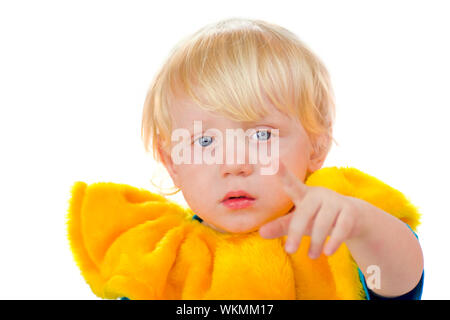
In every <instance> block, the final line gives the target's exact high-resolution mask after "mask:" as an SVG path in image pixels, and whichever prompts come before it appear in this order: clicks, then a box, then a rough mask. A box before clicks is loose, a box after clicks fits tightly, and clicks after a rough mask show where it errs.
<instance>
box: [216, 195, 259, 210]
mask: <svg viewBox="0 0 450 320" xmlns="http://www.w3.org/2000/svg"><path fill="white" fill-rule="evenodd" d="M255 201H256V200H255V199H253V198H249V197H245V196H240V197H230V198H228V199H225V200H224V201H222V203H223V205H224V206H225V207H227V208H229V209H243V208H247V207H249V206H251V205H253V203H254V202H255Z"/></svg>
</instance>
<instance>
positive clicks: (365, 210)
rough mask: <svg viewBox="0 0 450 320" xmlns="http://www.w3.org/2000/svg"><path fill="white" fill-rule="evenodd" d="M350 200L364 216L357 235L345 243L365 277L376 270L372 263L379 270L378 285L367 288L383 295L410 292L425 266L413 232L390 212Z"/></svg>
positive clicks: (357, 200)
mask: <svg viewBox="0 0 450 320" xmlns="http://www.w3.org/2000/svg"><path fill="white" fill-rule="evenodd" d="M350 199H352V201H355V202H357V206H356V207H355V210H357V212H358V214H359V215H361V216H363V217H364V219H361V223H360V225H359V228H360V231H357V232H358V233H359V236H357V237H353V238H350V239H347V240H346V241H345V244H346V245H347V247H348V249H349V250H350V252H351V254H352V256H353V258H354V259H355V261H356V263H357V264H358V266H359V268H360V269H361V271H362V272H363V273H364V276H365V277H366V279H367V278H368V277H370V276H371V274H372V272H373V270H376V269H373V267H371V266H375V267H376V268H377V269H378V270H379V276H380V286H379V288H377V287H372V288H370V289H371V290H372V291H373V292H375V293H376V294H378V295H381V296H384V297H393V296H400V295H402V294H405V293H407V292H409V291H411V290H412V289H413V288H414V287H415V286H416V285H417V283H418V282H419V280H420V278H421V276H422V272H423V266H424V261H423V253H422V249H421V247H420V244H419V241H418V240H417V239H416V237H415V236H414V233H413V232H411V230H410V229H409V228H408V227H407V226H406V224H405V223H404V222H402V221H401V220H399V219H397V218H396V217H394V216H392V215H390V214H389V213H387V212H384V211H383V210H381V209H379V208H377V207H375V206H373V205H372V204H370V203H368V202H366V201H363V200H360V199H356V198H350ZM367 271H369V272H367ZM374 275H375V273H374Z"/></svg>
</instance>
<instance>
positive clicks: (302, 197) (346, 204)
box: [259, 161, 365, 259]
mask: <svg viewBox="0 0 450 320" xmlns="http://www.w3.org/2000/svg"><path fill="white" fill-rule="evenodd" d="M278 174H279V176H280V178H281V180H282V181H283V187H284V189H285V191H286V193H287V194H288V195H289V196H290V197H291V199H292V201H293V202H294V204H295V208H294V210H291V212H290V213H288V214H286V215H285V216H283V217H281V218H278V219H276V220H273V221H271V222H269V223H267V224H265V225H263V226H262V227H261V228H260V229H259V233H260V235H261V236H262V237H264V238H278V237H281V236H284V235H286V234H287V235H288V237H287V240H286V247H285V248H286V251H287V252H288V253H294V252H296V251H297V249H298V246H299V244H300V241H301V239H302V237H303V236H304V235H309V236H311V243H310V248H309V257H310V258H312V259H315V258H318V257H319V256H320V254H321V252H322V248H323V245H324V242H325V240H326V237H327V236H328V235H330V239H329V241H328V242H327V244H326V246H325V248H324V250H323V251H324V254H326V255H331V254H333V253H334V252H335V251H336V250H337V249H338V248H339V246H340V245H341V244H342V243H343V242H344V241H346V240H349V239H352V238H356V237H359V236H360V235H361V234H362V233H363V230H362V228H363V226H364V221H363V220H364V211H365V210H360V208H361V206H360V205H361V203H360V202H359V201H358V200H359V199H357V198H353V197H347V196H344V195H341V194H339V193H337V192H335V191H333V190H330V189H327V188H323V187H309V186H307V185H305V184H304V183H303V182H302V181H301V180H300V179H298V178H297V177H296V176H295V175H294V174H292V173H291V172H290V171H289V169H288V168H286V166H284V164H283V163H282V162H281V161H280V167H279V173H278Z"/></svg>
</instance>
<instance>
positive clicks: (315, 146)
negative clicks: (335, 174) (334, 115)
mask: <svg viewBox="0 0 450 320" xmlns="http://www.w3.org/2000/svg"><path fill="white" fill-rule="evenodd" d="M326 142H327V137H326V136H325V135H324V136H320V137H318V138H317V139H316V140H315V141H313V142H312V144H311V152H310V158H309V164H308V171H309V172H314V171H316V170H319V169H320V168H322V166H323V163H324V162H325V159H326V157H327V155H328V149H327V145H328V144H327V143H326Z"/></svg>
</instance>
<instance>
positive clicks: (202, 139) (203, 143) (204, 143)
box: [196, 136, 213, 147]
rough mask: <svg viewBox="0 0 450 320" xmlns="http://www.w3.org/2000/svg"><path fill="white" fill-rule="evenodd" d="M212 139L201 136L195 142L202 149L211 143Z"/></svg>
mask: <svg viewBox="0 0 450 320" xmlns="http://www.w3.org/2000/svg"><path fill="white" fill-rule="evenodd" d="M212 140H213V139H212V137H210V136H201V137H200V138H198V139H197V140H196V141H200V145H201V146H202V147H207V146H209V145H210V144H211V143H212Z"/></svg>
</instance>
